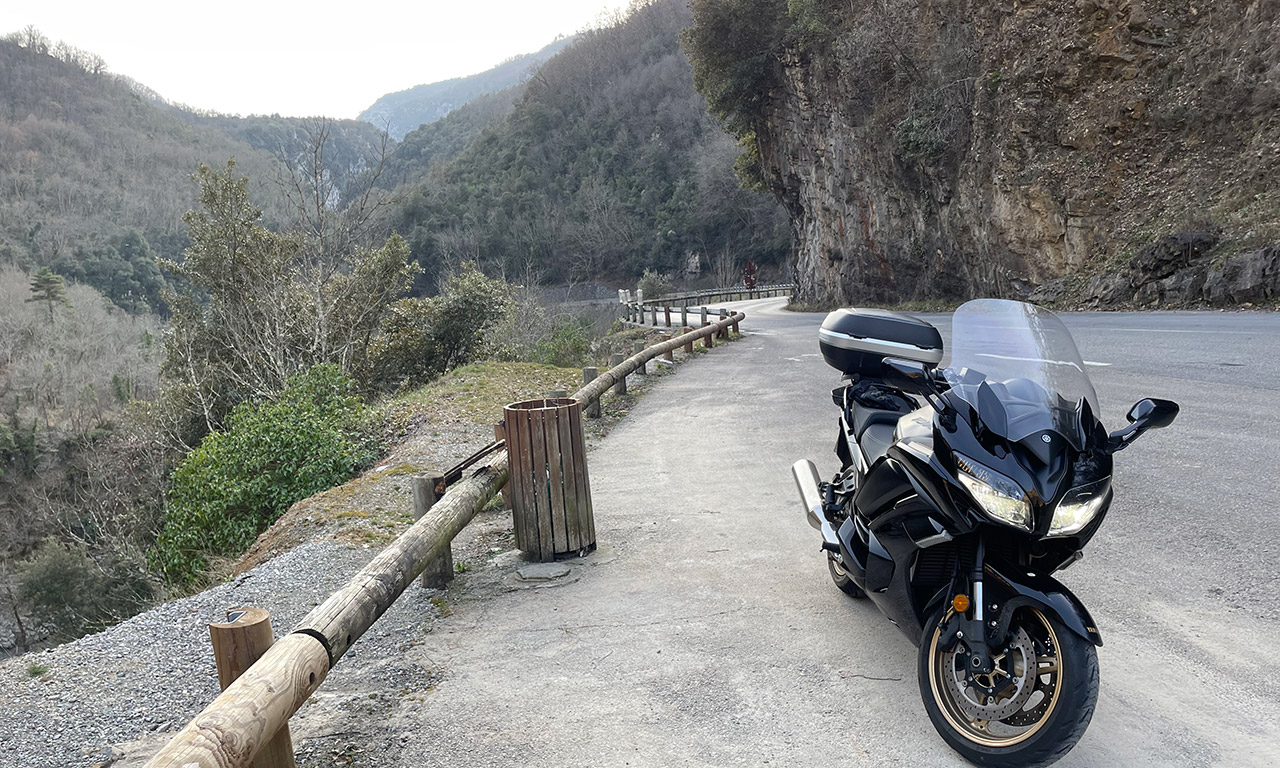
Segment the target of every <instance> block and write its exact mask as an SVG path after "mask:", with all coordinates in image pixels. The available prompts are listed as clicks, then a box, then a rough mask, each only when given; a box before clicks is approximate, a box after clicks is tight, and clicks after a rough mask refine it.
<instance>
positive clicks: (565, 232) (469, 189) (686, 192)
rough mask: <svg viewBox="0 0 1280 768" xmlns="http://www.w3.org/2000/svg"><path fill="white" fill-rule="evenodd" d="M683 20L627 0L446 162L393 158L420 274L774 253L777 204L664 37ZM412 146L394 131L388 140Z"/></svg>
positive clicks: (652, 263) (668, 0)
mask: <svg viewBox="0 0 1280 768" xmlns="http://www.w3.org/2000/svg"><path fill="white" fill-rule="evenodd" d="M688 21H689V13H688V9H687V7H686V5H685V3H684V2H683V0H658V1H657V2H650V3H645V4H639V3H638V4H635V5H634V6H633V7H632V11H631V13H630V15H628V16H627V17H626V18H625V19H624V20H622V21H620V22H618V23H615V24H613V25H611V26H608V27H604V28H601V29H596V30H591V31H589V32H585V33H582V34H580V35H579V36H578V38H577V39H576V40H575V41H574V42H573V44H572V45H570V46H568V47H567V48H566V49H565V50H564V51H562V52H561V53H559V54H557V55H556V56H555V57H553V58H551V59H550V60H548V61H547V62H546V63H545V64H543V65H542V67H541V68H540V69H539V70H538V75H537V76H536V77H535V78H533V79H531V80H529V81H528V83H526V85H525V87H524V91H523V93H522V94H520V96H519V98H518V99H517V100H516V101H515V103H514V105H513V106H512V107H511V110H510V112H509V113H507V114H506V115H505V117H502V118H501V119H499V120H497V121H496V122H491V123H490V124H489V125H488V127H487V128H484V129H482V130H481V132H480V135H479V137H478V138H476V139H475V140H474V142H473V143H471V144H470V146H468V147H467V148H466V149H465V150H464V151H463V152H461V154H459V155H458V156H457V157H456V158H454V159H453V160H452V161H450V162H448V163H445V164H443V165H442V166H440V167H438V168H436V169H435V170H434V171H431V172H429V169H428V168H427V167H423V166H416V167H415V166H413V165H412V164H405V165H404V166H400V167H398V169H397V173H398V174H400V175H401V176H402V177H404V178H410V179H412V178H413V176H414V174H415V173H417V174H426V175H427V178H425V179H423V180H421V181H419V182H418V183H416V184H414V185H411V186H410V187H409V188H407V189H404V190H402V192H403V195H402V197H403V198H404V204H403V206H402V208H401V211H400V216H399V219H398V221H397V222H396V224H397V227H398V229H399V231H400V232H401V234H402V235H404V236H405V237H406V239H407V240H408V241H409V242H410V245H411V247H412V248H413V252H414V255H415V257H416V258H417V259H418V260H419V261H420V262H421V263H422V264H423V266H424V267H425V268H426V271H427V279H428V280H430V279H432V277H431V276H432V275H433V274H442V273H445V272H447V271H448V270H449V269H450V268H451V267H452V266H453V265H455V264H456V263H458V262H459V261H463V260H477V261H479V262H480V263H481V264H482V266H484V267H485V268H486V269H488V270H489V271H491V272H500V273H504V274H507V275H521V276H522V277H523V276H524V275H526V274H528V273H529V272H530V271H532V272H534V273H537V274H540V275H541V276H542V277H543V278H544V279H546V280H548V281H552V282H580V281H584V280H591V279H595V278H598V277H603V278H606V279H611V280H615V281H622V280H626V281H630V280H631V279H632V278H633V277H635V276H638V275H639V274H640V273H641V272H643V271H644V270H645V269H657V270H660V271H663V272H675V273H684V272H685V271H686V267H690V266H691V267H692V271H693V272H694V273H696V272H697V271H698V270H703V271H706V270H707V268H708V267H709V266H710V264H711V262H712V261H713V260H714V259H715V257H716V256H717V255H720V254H726V262H727V263H728V264H729V269H728V271H730V272H734V271H735V270H736V267H734V266H732V262H733V260H735V259H736V260H737V261H738V264H739V266H740V264H741V262H743V261H745V260H746V259H748V258H750V259H753V260H755V261H756V262H757V263H764V264H776V263H779V262H780V261H781V259H782V257H783V256H784V255H785V253H786V252H787V250H788V246H789V241H790V237H789V232H788V230H787V223H786V218H785V216H784V215H783V212H782V210H781V208H780V207H779V206H778V205H777V203H776V201H774V200H773V199H772V198H771V197H770V196H769V195H767V194H762V193H757V192H749V191H745V190H743V189H741V188H740V187H739V186H738V183H737V180H736V179H735V177H734V170H733V164H734V159H735V158H736V156H737V154H738V146H737V144H736V142H735V141H734V140H733V139H732V138H731V137H729V136H728V135H727V134H725V133H724V132H723V131H722V130H720V129H719V127H718V126H716V125H715V123H714V121H712V120H711V119H710V118H709V117H708V116H707V114H706V104H705V102H704V101H703V100H702V98H701V97H700V96H699V95H698V94H697V92H696V91H694V89H693V80H692V76H691V72H690V68H689V63H688V60H687V59H686V58H685V56H684V54H683V52H682V51H681V50H680V47H679V40H678V38H679V33H680V30H681V29H682V28H683V27H684V26H685V25H686V24H687V23H688ZM450 117H452V115H451V116H450ZM448 120H449V118H446V121H442V123H441V129H442V130H443V129H444V128H445V127H446V124H447V122H448ZM428 128H429V127H428ZM459 130H460V131H461V128H460V129H459ZM426 131H427V129H422V133H420V136H421V138H423V139H424V143H425V144H426V148H427V150H431V151H424V152H423V154H424V156H426V160H425V162H426V163H427V164H428V165H429V164H430V163H431V162H433V158H434V156H435V155H434V154H432V152H433V151H434V149H435V148H436V147H438V145H435V144H430V143H429V142H426V141H425V140H426V139H428V138H429V137H428V136H426V135H425V132H426ZM416 146H418V137H414V136H410V137H406V140H405V142H404V145H403V146H402V147H401V149H400V150H399V151H400V152H406V151H408V150H409V148H411V147H416ZM393 162H399V160H398V159H395V160H393Z"/></svg>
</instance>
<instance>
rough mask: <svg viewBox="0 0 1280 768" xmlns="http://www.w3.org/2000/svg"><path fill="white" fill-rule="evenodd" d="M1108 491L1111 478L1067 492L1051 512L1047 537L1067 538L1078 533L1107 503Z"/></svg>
mask: <svg viewBox="0 0 1280 768" xmlns="http://www.w3.org/2000/svg"><path fill="white" fill-rule="evenodd" d="M1109 490H1111V478H1109V477H1104V478H1103V479H1101V480H1098V481H1096V482H1093V483H1089V484H1087V485H1081V486H1078V487H1076V488H1072V489H1071V490H1069V491H1067V495H1066V496H1063V497H1062V501H1060V502H1058V508H1057V509H1055V510H1054V511H1053V520H1052V522H1050V523H1049V534H1048V535H1050V536H1069V535H1071V534H1073V533H1078V532H1080V530H1081V529H1083V528H1084V527H1085V526H1086V525H1088V524H1089V522H1090V521H1091V520H1093V518H1094V517H1095V516H1096V515H1097V514H1098V511H1099V510H1100V509H1102V505H1103V504H1105V503H1106V501H1107V492H1108V491H1109Z"/></svg>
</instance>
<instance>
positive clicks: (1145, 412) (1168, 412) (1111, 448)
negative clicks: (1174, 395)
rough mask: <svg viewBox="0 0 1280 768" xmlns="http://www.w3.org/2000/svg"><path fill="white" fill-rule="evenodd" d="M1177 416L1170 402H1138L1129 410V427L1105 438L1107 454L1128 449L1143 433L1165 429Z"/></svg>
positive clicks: (1173, 403) (1176, 405)
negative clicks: (1149, 430)
mask: <svg viewBox="0 0 1280 768" xmlns="http://www.w3.org/2000/svg"><path fill="white" fill-rule="evenodd" d="M1177 416H1178V404H1177V403H1175V402H1173V401H1172V400H1157V399H1156V398H1154V397H1148V398H1146V399H1143V400H1139V401H1138V402H1137V403H1135V404H1134V406H1133V407H1132V408H1130V409H1129V415H1128V417H1127V418H1128V419H1129V426H1127V427H1125V428H1124V429H1121V430H1117V431H1115V432H1112V433H1111V434H1110V435H1108V436H1107V452H1108V453H1115V452H1116V451H1122V450H1124V449H1125V448H1128V447H1129V444H1130V443H1132V442H1133V441H1134V440H1137V439H1138V437H1139V436H1140V435H1141V434H1142V433H1143V432H1146V431H1147V430H1148V429H1162V428H1164V427H1167V426H1169V425H1170V424H1172V423H1173V420H1174V419H1175V418H1177Z"/></svg>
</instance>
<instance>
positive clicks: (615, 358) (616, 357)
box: [609, 352, 627, 395]
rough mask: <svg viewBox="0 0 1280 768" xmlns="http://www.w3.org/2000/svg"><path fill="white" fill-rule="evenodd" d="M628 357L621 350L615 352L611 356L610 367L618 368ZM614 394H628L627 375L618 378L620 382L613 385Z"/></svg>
mask: <svg viewBox="0 0 1280 768" xmlns="http://www.w3.org/2000/svg"><path fill="white" fill-rule="evenodd" d="M626 359H627V358H626V357H624V356H623V354H622V353H621V352H614V353H613V355H611V356H610V357H609V367H610V368H616V367H618V366H619V365H622V361H623V360H626ZM613 394H615V395H625V394H627V377H626V376H621V377H619V378H618V383H617V384H614V385H613Z"/></svg>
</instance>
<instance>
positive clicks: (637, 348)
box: [631, 315, 657, 376]
mask: <svg viewBox="0 0 1280 768" xmlns="http://www.w3.org/2000/svg"><path fill="white" fill-rule="evenodd" d="M654 317H655V319H656V317H657V315H654ZM655 325H656V323H655ZM643 351H644V342H643V341H637V342H636V343H634V344H632V345H631V354H632V355H638V354H640V353H641V352H643ZM639 370H640V373H641V375H644V376H648V375H649V364H648V363H645V362H641V363H640V365H639Z"/></svg>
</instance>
